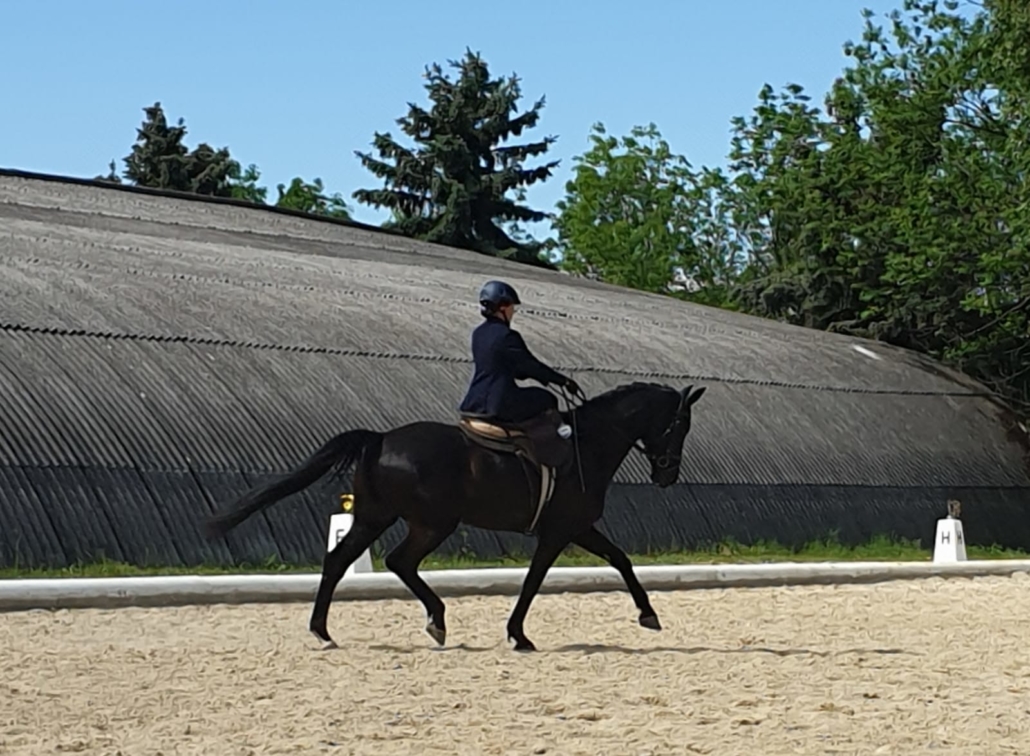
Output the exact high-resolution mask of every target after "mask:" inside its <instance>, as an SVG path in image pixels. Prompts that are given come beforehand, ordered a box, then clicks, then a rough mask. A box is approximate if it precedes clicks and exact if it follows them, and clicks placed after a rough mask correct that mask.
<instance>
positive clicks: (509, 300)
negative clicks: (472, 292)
mask: <svg viewBox="0 0 1030 756" xmlns="http://www.w3.org/2000/svg"><path fill="white" fill-rule="evenodd" d="M479 304H481V305H482V306H483V307H484V308H485V309H489V310H495V309H497V308H498V307H502V306H504V305H506V304H516V305H517V304H522V302H521V301H519V295H518V294H517V293H516V291H515V289H514V288H512V286H511V284H507V283H505V282H504V281H487V282H486V283H485V284H483V288H482V289H480V290H479Z"/></svg>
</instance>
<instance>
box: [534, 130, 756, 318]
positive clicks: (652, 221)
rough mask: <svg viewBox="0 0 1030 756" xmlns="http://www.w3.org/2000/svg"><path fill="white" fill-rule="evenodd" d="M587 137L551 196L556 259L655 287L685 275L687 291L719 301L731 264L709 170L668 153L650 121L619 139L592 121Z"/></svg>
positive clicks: (667, 287)
mask: <svg viewBox="0 0 1030 756" xmlns="http://www.w3.org/2000/svg"><path fill="white" fill-rule="evenodd" d="M590 140H591V142H592V144H593V146H592V147H591V148H590V149H589V150H588V151H587V152H586V153H585V154H584V155H581V156H578V157H576V158H575V159H574V161H575V163H576V167H575V169H574V174H573V178H572V180H570V181H569V182H568V183H567V184H566V196H565V198H564V199H563V200H561V201H559V202H558V204H557V209H558V211H559V213H558V216H557V217H556V219H555V220H554V223H553V226H554V228H555V229H556V230H557V232H558V240H557V245H556V246H557V247H558V249H559V250H560V251H561V257H562V267H563V268H564V269H566V270H569V271H572V272H575V273H581V274H583V273H586V274H590V275H593V276H595V277H597V278H600V279H602V280H604V281H607V282H609V283H614V284H617V285H621V286H628V287H631V288H635V289H642V290H645V291H651V292H655V293H670V292H673V291H676V290H677V289H678V290H680V291H683V286H682V282H683V281H684V280H686V281H687V282H689V284H688V286H687V287H686V291H685V295H686V296H689V297H690V298H691V299H694V300H699V301H703V302H707V303H712V304H724V303H725V300H726V297H727V293H728V288H729V285H730V284H731V282H732V281H733V279H734V277H735V273H736V271H735V270H734V265H733V262H734V261H733V260H732V259H730V258H727V257H726V256H725V244H724V243H722V240H721V236H722V232H721V230H720V228H721V221H722V219H721V218H719V217H718V216H717V215H713V210H714V205H713V201H714V198H713V195H712V192H713V190H714V189H715V188H717V187H716V186H714V185H712V183H711V178H710V175H709V174H708V173H707V172H694V171H693V170H692V168H691V166H690V163H689V162H688V161H687V160H686V158H684V157H683V156H682V155H676V154H673V152H672V150H671V149H670V148H669V145H668V143H667V142H666V141H665V140H664V139H663V138H662V136H661V133H660V132H659V130H658V128H657V126H655V125H654V124H653V123H652V124H649V125H648V126H647V127H642V126H636V127H634V128H633V129H632V130H631V132H630V135H629V136H625V137H623V138H622V139H621V140H620V139H616V138H615V137H613V136H608V135H607V132H606V131H605V128H604V125H603V124H600V123H598V124H595V125H594V127H593V129H592V133H591V135H590ZM620 150H621V151H620ZM713 221H714V222H713ZM713 235H714V238H713Z"/></svg>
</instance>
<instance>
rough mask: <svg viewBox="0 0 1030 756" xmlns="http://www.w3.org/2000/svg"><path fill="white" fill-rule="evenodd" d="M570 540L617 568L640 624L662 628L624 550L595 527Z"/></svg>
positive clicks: (651, 627)
mask: <svg viewBox="0 0 1030 756" xmlns="http://www.w3.org/2000/svg"><path fill="white" fill-rule="evenodd" d="M572 542H573V543H575V544H576V545H577V546H580V547H582V548H584V549H586V550H587V551H589V552H590V553H591V554H593V555H595V556H599V557H601V558H602V559H604V560H606V561H607V562H608V564H610V565H611V566H612V567H614V568H615V569H616V570H618V571H619V574H620V575H622V579H623V580H624V581H625V583H626V587H627V588H629V592H630V595H631V596H633V603H635V604H636V605H637V609H639V610H640V624H641V625H642V626H644V627H646V628H647V629H649V630H661V629H662V626H661V624H660V623H659V622H658V615H657V614H656V613H655V610H654V608H653V607H652V606H651V601H650V600H649V599H648V598H647V591H645V590H644V587H643V586H642V585H640V581H639V580H637V576H636V573H634V572H633V565H632V563H631V562H630V561H629V557H628V556H626V552H624V551H623V550H622V549H620V548H619V547H618V546H616V545H615V544H614V543H612V542H611V541H610V540H609V539H608V538H607V536H605V535H604V533H602V532H601V531H600V530H598V529H597V528H590V530H588V531H586V532H585V533H582V534H580V535H578V536H576V537H575V538H574V539H572Z"/></svg>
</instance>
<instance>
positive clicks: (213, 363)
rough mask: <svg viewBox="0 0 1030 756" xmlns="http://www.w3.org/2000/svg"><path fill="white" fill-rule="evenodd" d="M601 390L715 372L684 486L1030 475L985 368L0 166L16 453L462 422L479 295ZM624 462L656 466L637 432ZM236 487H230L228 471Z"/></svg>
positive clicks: (125, 460) (143, 451)
mask: <svg viewBox="0 0 1030 756" xmlns="http://www.w3.org/2000/svg"><path fill="white" fill-rule="evenodd" d="M492 277H503V278H505V279H506V280H508V281H510V282H511V283H513V284H514V285H515V286H516V287H517V288H518V290H519V292H520V295H521V297H522V300H523V302H524V303H525V305H524V307H523V309H522V311H521V312H520V315H519V319H518V323H517V327H518V328H519V330H520V331H521V332H522V333H523V334H524V335H525V337H526V339H527V341H528V343H529V344H530V346H531V348H532V349H533V350H534V352H536V353H537V354H538V355H539V356H540V357H541V358H542V359H544V360H545V361H547V362H549V363H551V364H553V365H555V366H556V367H557V368H558V369H559V370H561V371H563V372H566V373H569V374H571V375H573V376H574V377H576V379H577V380H579V381H580V383H581V385H582V386H583V387H584V389H585V390H586V391H587V392H588V393H589V394H592V393H596V392H598V391H601V390H604V389H606V388H610V387H612V386H614V385H616V384H619V383H624V382H628V381H632V380H640V379H650V380H659V381H662V382H667V383H671V384H675V385H684V384H687V383H695V384H704V385H706V386H708V389H709V390H708V393H707V394H706V396H705V398H704V400H703V402H702V403H701V404H700V405H698V407H697V408H696V414H695V424H694V429H693V432H692V434H691V436H690V437H689V438H688V442H687V446H686V449H685V455H684V466H683V479H684V481H685V482H686V483H688V484H694V485H710V486H726V485H751V486H754V485H759V486H762V485H765V486H784V485H801V486H813V485H817V486H837V487H839V486H860V487H902V488H909V489H912V488H918V487H942V486H943V487H948V486H955V487H972V488H1009V489H1013V488H1024V487H1027V486H1030V477H1028V473H1027V468H1026V465H1025V461H1024V458H1023V454H1024V449H1023V448H1022V447H1021V446H1020V445H1019V444H1018V443H1016V442H1014V441H1013V440H1012V439H1011V437H1009V436H1007V434H1006V426H1005V423H1004V410H1003V409H1002V408H1001V407H1000V406H999V405H998V404H997V403H995V402H994V401H991V400H990V399H989V398H988V397H987V392H986V390H985V389H984V388H983V387H982V386H979V385H977V384H975V383H973V382H971V381H969V380H968V379H965V378H963V377H962V376H958V375H956V374H954V373H952V372H950V371H948V370H945V369H943V368H942V367H941V366H939V365H937V364H935V363H933V362H931V361H929V360H927V359H925V358H922V357H919V356H917V355H914V354H911V353H908V352H905V351H902V350H899V349H894V348H890V347H887V346H885V345H882V344H879V343H872V342H868V341H863V340H860V339H855V338H849V337H845V336H840V335H833V334H827V333H822V332H815V331H811V330H806V329H802V328H798V327H792V326H787V325H784V324H781V323H777V322H774V321H769V320H764V319H759V318H755V317H750V316H745V315H741V314H738V313H733V312H728V311H723V310H719V309H714V308H709V307H704V306H699V305H693V304H689V303H684V302H680V301H676V300H672V299H669V298H666V297H660V296H656V295H648V294H644V293H640V292H636V291H630V290H626V289H620V288H616V287H612V286H608V285H605V284H601V283H598V282H595V281H590V280H587V279H583V278H578V277H572V276H568V275H563V274H560V273H556V272H553V271H548V270H542V269H537V268H531V267H527V266H525V265H519V264H515V263H508V262H506V261H500V260H496V259H493V258H488V257H485V256H480V255H476V254H474V253H468V252H463V251H459V250H454V249H449V248H446V247H442V246H438V245H431V244H425V243H421V242H416V241H412V240H409V239H405V238H402V237H399V236H395V235H391V234H386V233H383V232H381V231H378V230H374V229H370V228H361V227H354V226H348V225H346V224H341V223H331V222H326V221H321V220H315V219H310V218H302V217H298V216H296V215H293V214H284V213H276V212H271V211H269V210H267V209H262V208H256V207H242V206H238V205H234V204H228V203H217V202H204V201H199V200H197V199H195V198H186V197H182V198H173V197H169V196H163V195H162V194H161V193H155V192H145V191H141V190H136V191H127V190H125V189H120V188H115V187H110V186H104V185H102V184H96V183H94V182H83V181H79V182H74V181H70V180H49V179H44V177H36V176H26V175H20V174H15V173H13V172H4V173H3V174H2V175H0V467H7V468H10V469H18V470H33V469H42V468H51V467H55V466H56V467H67V468H82V467H90V468H96V469H105V470H118V469H122V470H125V469H132V470H137V471H139V470H152V471H154V472H161V473H182V472H183V471H203V472H206V473H210V474H216V475H217V474H223V475H235V474H242V475H247V474H255V475H261V474H268V473H273V472H280V471H283V470H285V469H288V468H289V467H291V466H292V465H293V464H295V463H296V462H297V461H298V460H300V459H301V458H302V457H304V456H306V455H307V454H308V453H309V452H310V451H311V450H312V449H313V448H314V447H315V446H316V445H318V444H319V443H321V442H322V441H323V440H324V439H325V438H326V437H328V436H329V435H332V434H335V433H337V432H339V431H340V430H342V429H344V428H348V427H356V426H369V427H373V428H385V427H389V426H393V425H397V424H400V423H404V422H407V421H411V420H415V419H423V418H429V419H439V420H450V419H453V418H454V413H455V407H456V405H457V403H458V402H459V401H460V399H461V396H462V394H463V391H464V388H465V384H466V381H467V379H468V375H469V371H470V359H469V355H468V338H469V332H470V330H471V328H472V327H473V326H474V325H475V324H476V323H477V322H478V318H479V316H478V307H477V305H476V304H475V294H476V292H477V290H478V287H479V285H480V284H481V283H482V282H483V281H484V280H485V279H486V278H492ZM617 480H618V481H620V482H623V483H640V482H644V481H645V480H646V475H645V469H644V467H643V465H642V463H641V462H640V460H639V459H637V458H636V455H631V457H630V458H629V459H628V460H627V463H626V465H624V467H623V469H622V470H621V471H620V473H619V476H618V477H617ZM235 493H236V491H233V494H235Z"/></svg>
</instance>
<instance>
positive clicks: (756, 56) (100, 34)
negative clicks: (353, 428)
mask: <svg viewBox="0 0 1030 756" xmlns="http://www.w3.org/2000/svg"><path fill="white" fill-rule="evenodd" d="M376 5H377V4H376V3H374V2H361V3H358V2H350V1H346V0H335V2H334V1H332V0H307V1H306V2H302V1H301V0H278V1H276V2H273V1H272V0H216V1H212V0H208V1H207V2H197V1H196V0H180V2H176V3H157V4H152V3H144V2H141V1H139V0H132V1H130V0H89V2H85V1H84V0H20V1H19V2H16V1H15V0H7V1H6V2H3V3H0V28H2V29H3V30H4V42H3V44H2V45H0V66H2V70H4V71H5V72H6V75H5V76H4V78H3V80H2V82H0V108H2V112H3V114H4V117H3V118H0V166H3V167H7V168H21V169H25V170H32V171H40V172H44V173H56V174H64V175H72V176H84V177H92V176H94V175H96V174H98V173H104V172H106V169H107V165H108V162H109V161H110V160H111V159H112V158H114V159H116V160H118V165H119V170H120V169H121V167H122V164H121V161H120V158H122V157H124V156H125V155H126V154H128V152H129V149H130V148H131V145H132V143H133V141H134V139H135V129H136V127H137V125H138V124H139V123H140V122H141V120H142V118H143V112H142V108H143V107H144V106H146V105H149V104H152V103H153V102H154V101H160V102H161V103H162V105H163V106H164V107H165V112H166V114H167V115H168V116H169V118H170V119H171V120H175V119H178V118H179V117H180V116H181V117H183V118H185V120H186V125H187V128H188V129H189V134H188V135H187V144H188V145H189V146H193V145H194V144H196V143H197V142H198V141H201V140H203V141H206V142H208V143H210V144H212V145H214V146H216V147H221V146H228V147H229V148H230V150H231V151H232V154H233V156H234V157H236V158H237V159H238V160H240V161H241V162H242V163H243V164H244V165H246V164H248V163H256V164H257V165H258V166H259V168H260V169H261V172H262V182H263V183H264V184H266V185H267V186H269V187H271V189H270V197H272V198H274V197H275V189H274V187H275V185H276V184H278V183H280V182H282V183H288V182H289V180H290V179H291V178H292V177H293V176H296V175H301V176H303V177H304V178H306V179H309V180H310V179H312V178H314V177H316V176H320V177H321V178H322V179H323V180H324V181H325V183H326V186H327V188H328V190H329V191H331V192H335V191H339V192H341V193H342V194H343V195H344V197H345V198H346V199H347V201H348V204H349V205H350V206H351V208H352V210H353V212H354V215H355V217H356V219H358V220H363V221H366V222H372V223H378V222H380V221H381V220H383V218H384V217H385V214H384V213H382V212H377V211H375V210H373V209H372V208H369V207H366V206H362V205H357V203H355V202H354V201H353V200H352V199H351V197H350V194H351V192H352V191H353V190H354V189H357V188H359V187H373V186H378V185H379V184H378V180H377V179H375V177H374V176H372V174H370V173H369V172H367V171H366V170H365V169H364V168H363V167H362V166H361V164H360V162H359V160H358V158H357V157H356V156H355V155H354V150H368V149H369V147H370V142H371V139H372V136H373V133H374V132H375V131H376V130H377V129H378V130H380V131H387V130H389V131H392V132H393V133H394V134H395V135H397V134H398V133H399V132H398V129H397V127H396V124H395V119H396V118H398V117H400V116H402V115H403V114H404V113H405V112H406V110H407V103H408V102H409V101H415V102H418V103H422V104H424V103H426V102H427V101H426V98H425V91H424V89H423V88H422V85H423V80H422V78H421V77H422V72H423V69H424V67H425V66H426V65H427V64H430V63H432V62H439V63H441V64H446V61H447V60H448V59H457V58H460V57H461V56H462V55H463V53H464V51H465V48H466V47H470V48H472V49H473V50H475V51H479V52H480V53H482V54H483V56H484V58H485V59H486V60H487V62H488V63H489V65H490V68H491V72H492V73H493V74H494V75H501V74H503V75H507V74H511V73H513V72H514V73H517V74H518V75H519V76H520V77H522V87H523V96H524V99H523V106H524V107H529V106H530V105H531V104H532V103H533V102H534V101H535V100H536V99H537V98H538V97H540V96H541V95H545V96H546V97H547V107H546V108H545V109H544V112H543V116H542V118H541V121H540V125H539V127H538V128H537V129H536V130H535V133H533V132H531V134H532V135H533V136H536V137H540V136H543V135H544V134H552V135H555V136H557V137H558V142H557V144H556V145H555V146H554V147H553V148H552V151H551V154H552V155H553V156H554V157H556V158H560V159H561V161H562V163H561V166H560V167H559V169H558V172H557V173H556V174H555V176H554V177H553V178H552V179H550V180H549V181H547V182H546V183H545V184H543V185H537V186H536V187H534V188H533V189H532V190H531V191H530V194H529V202H530V204H532V205H533V206H535V207H537V208H540V209H545V210H551V209H553V207H554V203H555V202H556V201H557V200H558V199H560V198H561V197H562V196H563V194H564V183H565V181H566V180H567V179H568V177H569V174H570V171H571V168H572V165H573V164H572V160H571V158H572V157H573V156H574V155H577V154H581V153H582V152H583V151H584V150H585V149H586V148H587V147H588V141H587V138H588V133H589V130H590V126H591V124H592V123H594V122H595V121H602V122H604V124H605V125H606V127H607V128H608V130H609V132H611V133H614V134H620V135H621V134H623V133H626V132H628V131H629V129H630V128H631V127H632V126H633V125H634V124H647V123H648V122H652V121H653V122H655V123H656V124H657V125H658V127H659V129H660V130H661V131H662V133H663V135H664V136H665V138H666V139H667V140H668V141H669V142H670V144H671V146H672V148H673V149H674V150H675V151H677V152H680V153H682V154H685V155H686V156H687V158H688V159H689V160H690V161H691V162H692V163H694V164H695V165H696V166H699V165H722V164H724V162H725V156H726V153H727V150H728V148H729V136H730V135H729V129H730V119H731V118H732V117H733V116H735V115H745V114H747V113H749V112H750V111H751V109H752V107H753V106H754V105H755V103H756V97H757V93H758V91H759V89H760V88H761V87H762V86H763V84H765V83H767V82H768V83H770V84H772V85H773V86H774V87H777V88H779V87H781V86H783V85H785V84H787V83H789V82H796V83H800V84H802V85H803V86H805V88H806V89H808V90H809V92H810V93H812V94H814V95H816V96H817V97H818V98H820V101H821V97H822V94H823V93H824V92H825V91H826V89H827V88H828V87H829V85H830V84H831V83H832V81H833V79H834V78H835V77H836V76H837V75H838V74H839V73H840V71H841V69H842V67H843V66H844V65H845V62H846V61H845V58H844V56H843V54H842V52H841V48H842V45H843V43H844V42H845V41H846V40H848V39H854V40H857V39H859V38H860V36H861V34H862V28H863V19H862V16H861V10H862V8H864V7H867V8H870V9H871V10H873V11H874V12H876V13H877V15H880V14H883V13H886V12H888V11H890V10H891V9H893V8H897V7H901V5H902V0H888V1H884V0H864V1H862V0H718V1H716V2H711V1H706V0H661V1H659V0H637V1H636V2H631V3H627V2H614V1H613V0H591V2H586V0H580V2H572V1H571V0H548V1H543V0H522V2H518V3H509V4H505V3H500V2H493V3H488V2H485V1H484V0H478V2H472V1H471V0H447V1H446V2H436V3H428V2H424V1H423V2H414V0H390V1H389V2H383V3H380V4H378V6H379V7H376ZM532 230H533V232H534V233H535V234H537V235H538V236H542V235H544V234H546V232H547V227H546V226H543V227H541V226H540V225H537V226H536V227H534V228H533V229H532Z"/></svg>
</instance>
